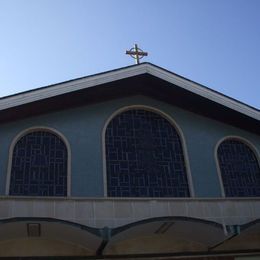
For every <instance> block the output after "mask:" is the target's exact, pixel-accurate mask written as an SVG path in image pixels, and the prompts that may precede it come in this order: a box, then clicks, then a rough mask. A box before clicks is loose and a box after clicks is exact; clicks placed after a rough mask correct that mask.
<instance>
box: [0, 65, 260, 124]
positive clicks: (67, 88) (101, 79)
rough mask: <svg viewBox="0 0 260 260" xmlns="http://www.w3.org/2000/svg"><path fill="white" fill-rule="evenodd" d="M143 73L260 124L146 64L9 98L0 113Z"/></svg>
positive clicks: (235, 105) (232, 103)
mask: <svg viewBox="0 0 260 260" xmlns="http://www.w3.org/2000/svg"><path fill="white" fill-rule="evenodd" d="M145 73H148V74H150V75H153V76H155V77H157V78H160V79H163V80H165V81H167V82H169V83H172V84H174V85H176V86H178V87H180V88H183V89H185V90H188V91H190V92H192V93H195V94H197V95H200V96H202V97H205V98H207V99H209V100H212V101H214V102H216V103H219V104H221V105H223V106H225V107H228V108H231V109H233V110H236V111H238V112H240V113H242V114H245V115H247V116H249V117H252V118H254V119H257V120H260V113H259V111H257V110H256V109H253V108H251V107H249V106H247V105H244V104H242V103H240V102H238V101H236V100H233V99H231V98H228V97H226V96H224V95H221V94H219V93H216V92H215V91H213V90H210V89H208V88H206V87H203V86H201V85H199V84H197V83H195V82H192V81H189V80H187V79H185V78H182V77H180V76H178V75H175V74H173V73H171V72H168V71H166V70H164V69H162V68H159V67H157V66H154V65H152V64H149V63H143V64H140V65H137V66H131V67H126V68H121V69H117V70H113V71H109V72H105V73H101V74H97V75H93V76H88V77H84V78H80V79H75V80H71V81H68V82H64V83H59V84H55V85H51V86H50V87H44V88H39V89H35V90H32V91H28V92H23V93H21V94H16V95H13V96H9V97H6V98H3V99H1V100H0V110H4V109H7V108H11V107H16V106H19V105H23V104H26V103H30V102H35V101H38V100H43V99H46V98H50V97H55V96H58V95H62V94H66V93H70V92H73V91H77V90H82V89H86V88H90V87H94V86H97V85H101V84H105V83H109V82H113V81H116V80H120V79H124V78H129V77H133V76H137V75H141V74H145Z"/></svg>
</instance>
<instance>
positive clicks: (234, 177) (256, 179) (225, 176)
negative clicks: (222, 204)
mask: <svg viewBox="0 0 260 260" xmlns="http://www.w3.org/2000/svg"><path fill="white" fill-rule="evenodd" d="M217 156H218V163H219V168H220V171H221V177H222V182H223V187H224V190H225V195H226V196H227V197H254V196H260V168H259V164H258V160H257V157H256V155H255V153H254V152H253V151H252V149H251V148H250V147H249V146H248V145H247V144H245V143H244V142H242V141H240V140H239V139H234V138H230V139H227V140H225V141H223V142H222V143H221V144H220V145H219V147H218V150H217Z"/></svg>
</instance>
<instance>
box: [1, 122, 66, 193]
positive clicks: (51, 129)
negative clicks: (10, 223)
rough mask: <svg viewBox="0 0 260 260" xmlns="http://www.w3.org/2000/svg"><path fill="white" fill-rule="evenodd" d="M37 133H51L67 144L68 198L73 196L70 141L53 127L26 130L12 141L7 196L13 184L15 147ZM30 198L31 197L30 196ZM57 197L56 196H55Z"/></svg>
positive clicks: (35, 127)
mask: <svg viewBox="0 0 260 260" xmlns="http://www.w3.org/2000/svg"><path fill="white" fill-rule="evenodd" d="M37 131H44V132H49V133H52V134H54V135H56V136H57V137H59V138H60V139H61V140H62V141H63V142H64V144H65V146H66V148H67V156H68V158H67V197H70V196H71V148H70V144H69V141H68V140H67V138H66V137H65V135H63V134H62V133H61V132H59V131H58V130H56V129H54V128H51V127H46V126H33V127H30V128H26V129H24V130H22V131H21V132H19V133H18V134H17V135H16V136H15V137H14V138H13V140H12V142H11V145H10V147H9V155H8V166H7V178H6V188H5V194H6V195H7V196H9V191H10V182H11V171H12V161H13V152H14V148H15V145H16V144H17V142H18V141H19V140H20V139H21V138H22V137H24V136H26V135H27V134H30V133H33V132H37ZM29 197H30V196H29ZM54 197H55V196H54Z"/></svg>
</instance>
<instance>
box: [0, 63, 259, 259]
mask: <svg viewBox="0 0 260 260" xmlns="http://www.w3.org/2000/svg"><path fill="white" fill-rule="evenodd" d="M259 119H260V113H259V110H257V109H255V108H252V107H250V106H247V105H245V104H243V103H240V102H239V101H237V100H234V99H232V98H230V97H227V96H224V95H222V94H220V93H218V92H215V91H213V90H211V89H209V88H207V87H205V86H202V85H199V84H197V83H195V82H193V81H190V80H188V79H185V78H183V77H181V76H179V75H176V74H174V73H172V72H169V71H167V70H165V69H162V68H160V67H157V66H155V65H153V64H150V63H142V64H139V65H134V66H130V67H125V68H120V69H117V70H113V71H109V72H105V73H101V74H96V75H93V76H88V77H84V78H79V79H75V80H71V81H67V82H63V83H60V84H56V85H52V86H47V87H43V88H39V89H35V90H31V91H27V92H23V93H20V94H16V95H12V96H8V97H4V98H2V99H0V124H1V126H0V143H1V149H0V224H1V225H0V258H1V257H3V258H4V257H12V258H13V259H20V258H23V257H24V258H25V259H26V258H27V259H38V258H43V259H45V258H47V259H48V258H49V259H51V258H52V257H57V258H60V259H65V257H66V259H67V258H68V259H104V258H105V259H115V258H117V259H136V258H138V259H139V258H140V259H159V258H160V259H197V260H198V259H200V260H203V259H204V260H206V259H207V260H220V259H222V260H224V259H226V260H246V259H260V168H259V163H260V161H259V160H260V158H259V153H260V121H259Z"/></svg>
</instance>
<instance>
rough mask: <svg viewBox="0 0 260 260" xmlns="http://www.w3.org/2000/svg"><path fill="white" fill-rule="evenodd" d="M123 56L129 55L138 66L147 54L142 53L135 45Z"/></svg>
mask: <svg viewBox="0 0 260 260" xmlns="http://www.w3.org/2000/svg"><path fill="white" fill-rule="evenodd" d="M125 54H128V55H130V56H131V57H132V58H134V59H135V63H136V64H139V63H140V60H141V59H142V58H143V57H144V56H147V55H148V52H144V51H142V50H141V49H140V48H138V46H137V44H135V46H134V48H132V49H130V50H129V51H126V52H125Z"/></svg>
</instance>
